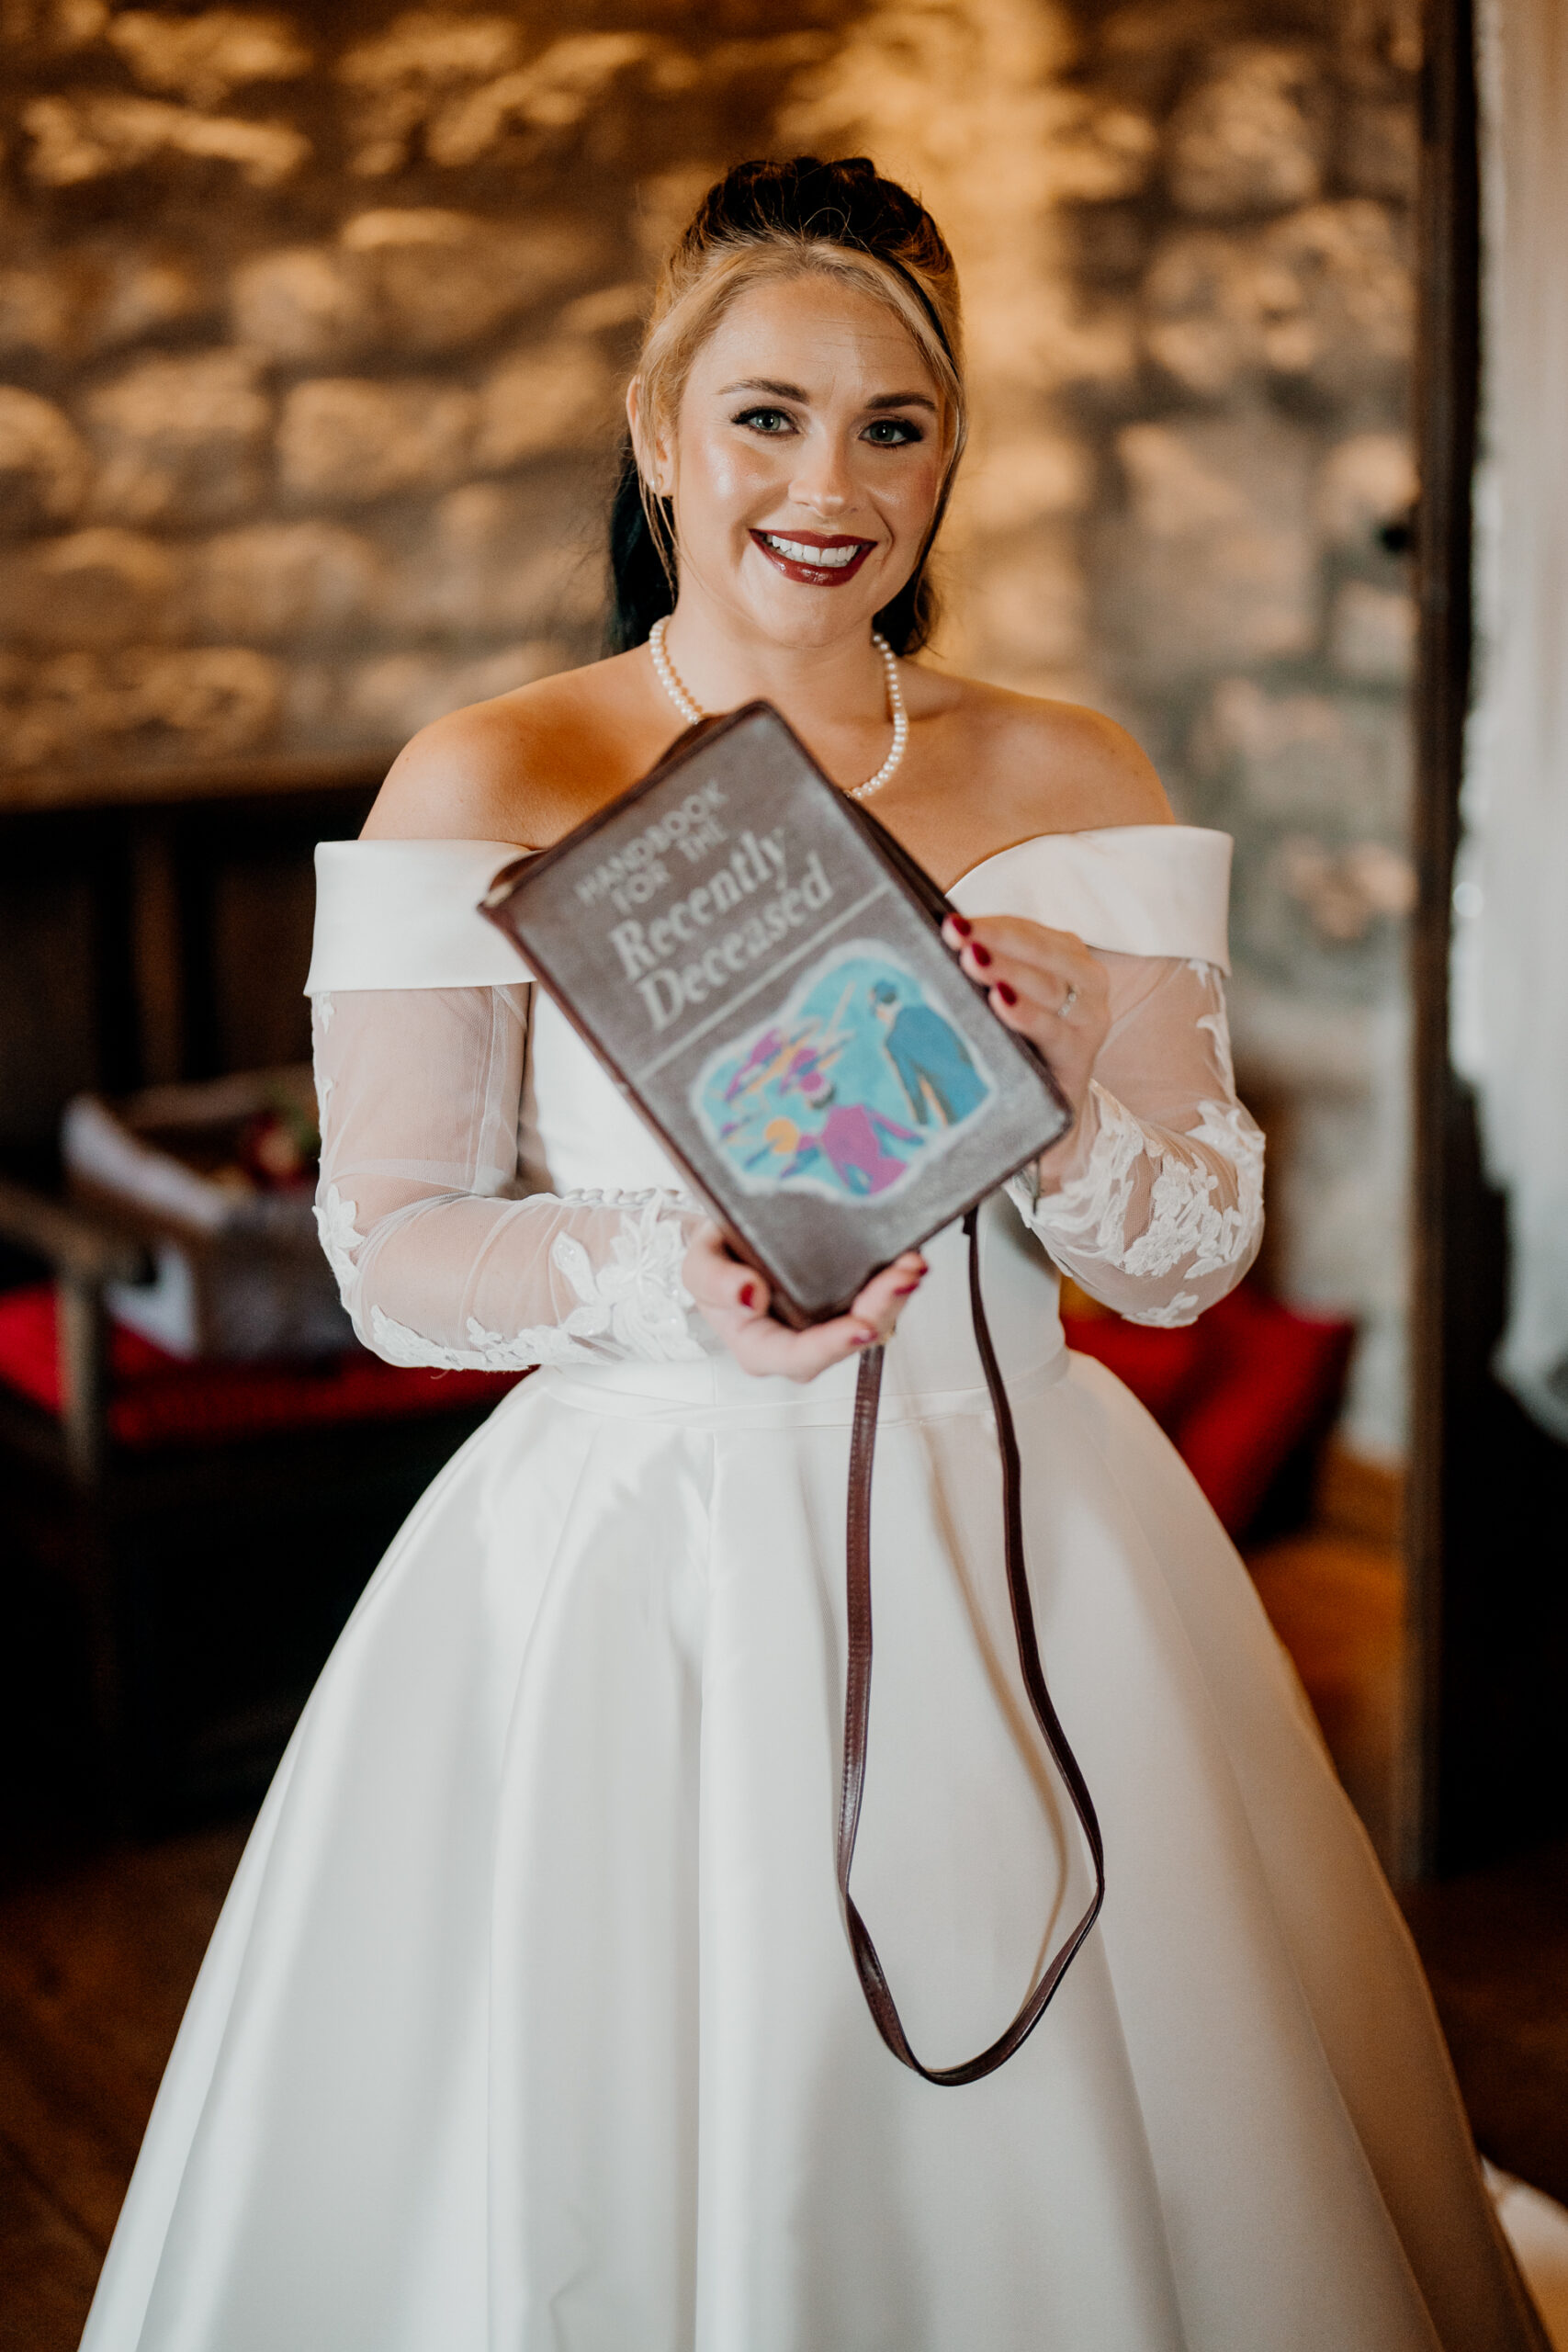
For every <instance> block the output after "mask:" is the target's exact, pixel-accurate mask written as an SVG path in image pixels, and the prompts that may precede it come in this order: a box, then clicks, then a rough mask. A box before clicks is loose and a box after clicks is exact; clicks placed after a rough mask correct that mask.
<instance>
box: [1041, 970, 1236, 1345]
mask: <svg viewBox="0 0 1568 2352" xmlns="http://www.w3.org/2000/svg"><path fill="white" fill-rule="evenodd" d="M1100 960H1101V962H1102V963H1103V964H1104V965H1105V966H1106V967H1107V969H1108V971H1109V972H1110V975H1111V1030H1110V1034H1109V1035H1108V1036H1107V1038H1106V1040H1105V1043H1104V1045H1103V1046H1101V1048H1100V1058H1099V1060H1098V1061H1097V1062H1096V1064H1095V1074H1094V1078H1093V1080H1091V1082H1090V1086H1089V1099H1088V1101H1087V1102H1086V1103H1085V1104H1084V1109H1083V1115H1082V1118H1081V1119H1080V1121H1079V1123H1078V1128H1077V1134H1076V1135H1075V1136H1074V1137H1073V1139H1072V1142H1071V1144H1070V1145H1069V1146H1068V1147H1067V1148H1066V1157H1065V1159H1063V1160H1062V1161H1061V1162H1060V1163H1059V1164H1058V1163H1057V1162H1055V1161H1052V1162H1050V1164H1049V1166H1048V1171H1047V1174H1046V1176H1045V1177H1044V1178H1041V1176H1040V1175H1039V1172H1038V1170H1034V1169H1029V1170H1025V1171H1024V1172H1023V1174H1022V1175H1021V1176H1016V1177H1014V1178H1013V1180H1012V1182H1011V1184H1010V1186H1009V1190H1010V1193H1012V1195H1013V1197H1014V1199H1015V1201H1016V1202H1017V1204H1018V1206H1019V1208H1020V1209H1021V1212H1022V1215H1023V1217H1024V1220H1025V1222H1026V1223H1027V1224H1028V1225H1029V1227H1031V1229H1032V1231H1033V1232H1034V1233H1036V1234H1038V1236H1039V1238H1040V1239H1041V1240H1042V1241H1043V1243H1044V1245H1045V1248H1046V1249H1047V1250H1049V1251H1050V1253H1051V1256H1052V1257H1053V1258H1054V1259H1055V1261H1056V1263H1057V1264H1058V1265H1059V1266H1060V1267H1062V1269H1063V1270H1064V1271H1065V1272H1067V1273H1070V1274H1071V1275H1072V1277H1073V1280H1074V1281H1075V1282H1076V1283H1079V1284H1081V1286H1082V1287H1083V1288H1084V1289H1085V1290H1087V1291H1088V1292H1089V1293H1090V1295H1092V1296H1093V1297H1095V1298H1098V1299H1100V1300H1102V1301H1103V1302H1104V1304H1105V1305H1106V1306H1111V1307H1114V1308H1115V1309H1116V1311H1117V1312H1118V1313H1119V1314H1122V1315H1124V1316H1126V1317H1128V1319H1129V1320H1130V1321H1131V1322H1134V1323H1155V1324H1176V1323H1190V1322H1193V1321H1194V1320H1195V1319H1196V1317H1198V1316H1200V1315H1201V1313H1202V1311H1203V1309H1204V1308H1205V1307H1206V1306H1213V1303H1214V1301H1215V1299H1217V1298H1223V1297H1224V1295H1225V1293H1226V1291H1228V1290H1230V1289H1232V1288H1233V1287H1234V1285H1235V1283H1238V1282H1239V1281H1240V1280H1241V1277H1242V1275H1243V1274H1244V1273H1245V1272H1247V1267H1248V1266H1249V1265H1250V1264H1251V1263H1252V1261H1253V1259H1254V1258H1255V1257H1256V1256H1257V1254H1258V1241H1259V1240H1260V1238H1261V1237H1262V1232H1263V1138H1262V1136H1261V1135H1260V1134H1259V1133H1258V1129H1257V1127H1256V1126H1255V1125H1254V1124H1253V1122H1252V1120H1251V1119H1250V1118H1249V1117H1248V1116H1247V1113H1246V1112H1245V1111H1244V1110H1243V1108H1242V1106H1241V1104H1240V1103H1238V1102H1237V1100H1236V1094H1235V1076H1234V1074H1233V1071H1232V1069H1231V1054H1230V1033H1229V1029H1228V1026H1227V1024H1226V1020H1225V999H1224V981H1223V978H1222V975H1221V974H1220V972H1219V971H1218V969H1217V968H1216V967H1215V966H1213V964H1206V963H1199V962H1196V961H1186V960H1183V959H1182V958H1179V957H1177V956H1122V955H1102V956H1101V958H1100Z"/></svg>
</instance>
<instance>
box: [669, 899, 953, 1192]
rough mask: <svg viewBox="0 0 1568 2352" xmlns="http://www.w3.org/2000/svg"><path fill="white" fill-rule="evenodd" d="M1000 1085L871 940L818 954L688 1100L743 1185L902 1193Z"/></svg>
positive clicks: (902, 968) (907, 974) (910, 977)
mask: <svg viewBox="0 0 1568 2352" xmlns="http://www.w3.org/2000/svg"><path fill="white" fill-rule="evenodd" d="M995 1091H996V1080H995V1079H994V1078H993V1076H992V1074H991V1072H990V1071H989V1070H988V1069H987V1068H986V1067H985V1065H984V1063H983V1062H982V1061H981V1059H980V1057H978V1055H977V1054H976V1051H975V1049H974V1047H973V1046H971V1045H970V1044H969V1043H968V1041H967V1040H966V1039H965V1038H964V1037H962V1036H961V1035H959V1033H958V1031H957V1030H956V1029H955V1028H954V1027H953V1023H952V1022H951V1021H950V1020H949V1019H948V1017H947V1015H946V1014H945V1012H942V1008H941V1006H940V1005H939V1004H938V1003H936V1001H934V1000H933V999H932V998H931V996H930V995H928V993H927V992H926V990H925V989H923V988H922V987H921V985H920V983H919V980H918V979H917V978H916V977H915V975H914V973H913V972H911V971H910V970H909V968H908V966H907V965H905V964H904V963H903V962H902V961H901V960H900V959H899V958H898V957H897V956H895V955H894V954H893V953H892V952H891V951H890V950H889V949H888V948H886V947H885V946H884V945H883V944H881V943H880V942H879V941H858V942H856V943H854V944H851V945H849V946H843V947H838V948H835V949H834V950H832V951H831V952H830V953H829V955H827V956H822V957H819V958H818V960H817V961H816V962H814V963H813V964H811V965H810V966H809V967H807V971H806V972H805V974H804V975H803V976H802V978H800V980H799V981H797V983H796V984H795V988H794V989H793V990H792V991H791V993H790V995H789V997H788V999H787V1001H785V1002H784V1005H783V1006H782V1007H778V1008H775V1010H774V1011H773V1012H771V1013H769V1014H768V1015H767V1016H766V1017H765V1018H764V1019H763V1020H762V1021H761V1022H760V1023H758V1024H757V1025H756V1027H755V1028H752V1029H750V1030H748V1031H747V1032H746V1034H745V1035H743V1036H741V1037H739V1038H737V1039H733V1040H732V1041H731V1042H730V1043H729V1044H728V1045H727V1046H725V1047H724V1048H723V1049H722V1050H721V1051H720V1052H719V1053H717V1054H716V1055H715V1056H714V1057H713V1058H712V1059H711V1060H710V1061H708V1062H707V1063H706V1064H705V1067H704V1069H703V1070H702V1072H701V1073H700V1075H699V1076H698V1078H697V1079H696V1080H695V1082H694V1085H693V1087H692V1091H691V1097H690V1100H691V1103H692V1108H693V1110H694V1112H695V1114H696V1115H697V1118H698V1120H699V1122H700V1124H701V1125H702V1128H703V1132H704V1134H705V1136H706V1137H707V1139H708V1141H709V1143H710V1144H711V1145H712V1146H713V1148H715V1150H716V1151H717V1152H719V1153H721V1154H722V1155H723V1157H724V1158H725V1159H727V1160H728V1162H729V1165H730V1166H731V1168H732V1169H733V1170H735V1173H736V1174H737V1176H738V1177H739V1180H740V1182H741V1183H742V1184H743V1185H744V1186H745V1188H746V1190H747V1191H748V1192H753V1193H779V1192H788V1193H814V1194H816V1195H817V1196H818V1198H820V1199H824V1200H830V1201H844V1200H863V1199H866V1198H868V1197H869V1196H870V1195H872V1194H877V1195H882V1196H886V1195H887V1194H890V1193H896V1192H897V1191H898V1189H899V1188H900V1187H901V1186H902V1185H904V1184H906V1183H908V1182H910V1181H911V1180H912V1178H913V1177H914V1176H915V1175H916V1174H917V1173H918V1172H919V1170H920V1169H921V1168H923V1167H929V1166H930V1164H931V1161H932V1160H933V1159H936V1158H938V1157H939V1156H940V1155H941V1154H942V1152H944V1151H945V1150H947V1149H948V1148H949V1147H950V1146H951V1145H952V1144H953V1142H954V1140H955V1139H956V1138H957V1136H959V1135H960V1134H962V1133H963V1131H964V1129H965V1128H966V1127H967V1126H969V1125H971V1123H972V1122H973V1121H974V1119H975V1118H976V1115H977V1114H978V1113H979V1111H980V1110H981V1108H982V1106H983V1105H984V1104H985V1103H987V1101H988V1100H989V1099H990V1097H991V1095H992V1094H993V1093H994V1092H995Z"/></svg>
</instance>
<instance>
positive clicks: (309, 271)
mask: <svg viewBox="0 0 1568 2352" xmlns="http://www.w3.org/2000/svg"><path fill="white" fill-rule="evenodd" d="M231 310H232V317H233V322H234V332H235V334H237V335H238V336H239V337H240V340H241V341H242V342H243V343H245V344H249V345H254V348H255V349H256V350H258V351H265V352H266V353H267V354H268V355H269V356H271V357H272V358H274V359H282V360H294V361H303V362H306V363H310V362H315V361H320V360H333V359H344V358H349V357H352V356H355V355H356V354H357V353H359V352H361V351H365V350H368V349H369V348H370V346H371V345H373V344H374V343H375V341H376V339H377V334H378V322H377V318H376V312H375V308H374V305H373V303H372V301H371V299H370V289H369V288H367V286H366V285H365V283H364V282H363V279H362V277H360V275H359V273H357V272H356V271H355V269H353V268H352V267H351V266H350V265H349V263H348V262H347V260H346V259H345V257H344V255H343V254H341V253H339V252H337V251H336V250H335V248H333V246H331V245H290V246H286V247H284V248H282V249H281V250H280V251H278V252H276V253H269V254H260V255H259V256H258V257H257V258H256V259H255V260H254V261H248V262H243V263H242V264H241V266H240V267H239V268H238V269H237V270H236V271H235V272H234V278H233V288H232V302H231Z"/></svg>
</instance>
